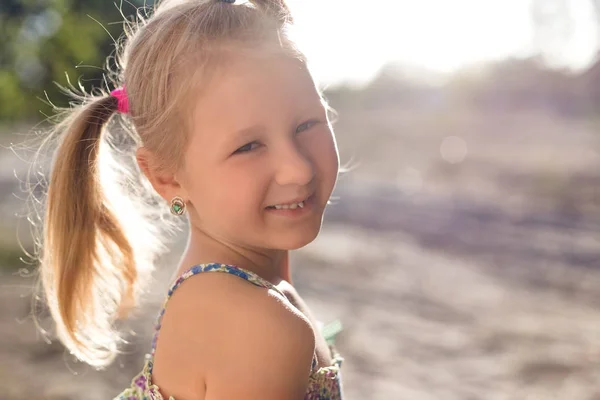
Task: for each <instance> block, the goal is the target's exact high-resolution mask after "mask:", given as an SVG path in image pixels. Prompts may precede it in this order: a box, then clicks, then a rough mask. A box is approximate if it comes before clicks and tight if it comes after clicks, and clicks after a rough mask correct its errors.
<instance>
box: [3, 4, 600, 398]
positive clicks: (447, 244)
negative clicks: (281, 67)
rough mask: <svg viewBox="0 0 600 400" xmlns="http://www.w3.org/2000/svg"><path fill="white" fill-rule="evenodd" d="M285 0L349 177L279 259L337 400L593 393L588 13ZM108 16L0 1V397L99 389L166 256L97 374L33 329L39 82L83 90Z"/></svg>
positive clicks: (110, 388)
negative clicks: (335, 369)
mask: <svg viewBox="0 0 600 400" xmlns="http://www.w3.org/2000/svg"><path fill="white" fill-rule="evenodd" d="M143 3H144V2H143V0H132V1H131V2H123V5H122V6H123V12H124V14H125V15H129V16H130V15H133V12H134V7H135V6H141V5H143ZM289 3H290V5H291V7H292V9H293V11H294V12H295V16H296V18H295V19H296V21H297V26H296V28H295V29H294V31H293V34H294V35H295V37H296V38H297V40H298V42H299V43H300V45H301V47H302V49H303V50H304V51H305V52H306V54H307V55H308V57H309V60H310V63H311V68H312V70H313V72H314V74H315V76H316V78H317V79H318V80H319V81H320V83H321V84H322V86H323V88H324V89H325V96H326V98H327V99H328V101H329V102H330V104H331V105H332V107H333V108H335V109H336V111H337V117H336V119H337V120H336V122H335V125H334V127H335V131H336V136H337V140H338V144H339V148H340V153H341V158H342V162H344V163H345V164H347V165H348V166H350V172H348V173H346V174H344V175H342V176H341V178H340V180H339V184H338V186H337V188H336V192H335V193H334V195H335V196H334V199H333V205H331V206H330V207H329V209H328V211H327V213H326V218H325V225H324V228H323V231H322V233H321V235H320V236H319V238H318V239H317V240H316V241H315V242H314V243H312V244H310V245H309V246H307V247H306V248H304V249H301V250H298V251H296V252H294V254H293V259H292V264H293V278H294V284H295V285H296V286H297V288H298V291H299V292H300V294H301V295H302V296H303V297H304V298H305V300H306V302H307V303H308V304H309V306H310V307H311V308H312V310H313V312H314V314H315V315H316V316H317V317H318V318H319V319H320V320H322V321H324V322H328V321H333V320H339V321H341V322H342V324H343V331H342V332H341V333H340V334H339V335H338V338H337V339H336V346H337V347H338V349H339V350H340V352H341V354H342V355H343V356H344V357H345V361H344V364H343V368H342V371H343V376H344V387H345V394H346V398H347V399H350V400H353V399H357V400H358V399H375V400H377V399H382V400H383V399H385V400H391V399H411V400H413V399H414V400H434V399H435V400H437V399H444V400H453V399H456V400H465V399H473V400H475V399H485V400H496V399H498V400H504V399H506V400H509V399H510V400H512V399H519V400H520V399H528V400H529V399H534V400H546V399H561V400H562V399H569V400H595V399H598V398H600V388H599V386H598V384H597V381H598V376H600V309H599V308H598V305H599V304H600V290H599V289H600V268H599V267H600V59H599V55H600V1H597V0H454V1H447V0H419V1H408V0H378V1H376V0H372V1H351V0H346V1H341V0H289ZM109 5H110V6H109ZM120 21H121V20H120V15H119V13H118V10H117V8H116V7H113V6H112V2H108V1H106V0H40V1H26V0H2V1H1V3H0V37H1V38H2V40H1V41H0V221H2V223H1V224H0V399H2V400H25V399H28V400H29V399H48V400H68V399H81V398H85V399H90V400H96V399H98V400H101V399H102V400H105V399H107V398H112V396H114V395H116V394H117V393H118V392H120V391H121V390H122V389H123V388H124V387H125V386H127V385H128V384H129V379H130V378H131V377H132V376H133V375H134V374H135V373H137V372H138V370H139V368H140V367H141V363H142V357H143V355H144V353H145V352H146V351H148V346H149V343H150V335H151V331H152V322H153V319H154V315H155V313H156V311H157V309H158V307H159V306H160V304H161V303H162V300H163V296H164V294H165V285H166V283H167V281H168V279H169V277H170V276H171V274H172V268H173V265H174V263H175V262H176V260H177V257H178V255H179V252H180V251H181V247H182V246H183V242H182V241H181V240H180V241H179V242H178V243H179V245H177V246H175V248H174V249H173V252H172V253H170V254H167V255H165V257H164V260H163V262H162V265H161V268H159V270H157V271H156V276H155V279H154V282H155V283H154V285H153V287H152V290H151V292H150V293H151V296H149V301H148V302H147V303H146V304H145V306H144V307H143V308H142V309H141V312H140V315H139V317H137V318H135V319H134V320H132V321H130V322H129V323H127V325H126V327H125V328H126V331H132V332H135V335H132V336H130V338H131V345H130V346H129V347H127V348H126V352H125V353H124V354H123V355H121V356H120V357H119V358H118V360H117V361H116V362H115V363H114V365H112V366H111V367H110V368H109V369H108V370H106V371H100V372H99V371H94V370H93V369H91V368H89V367H86V366H85V365H82V364H80V363H76V362H75V361H73V360H72V359H71V358H70V357H69V356H68V354H67V353H66V352H65V351H64V349H63V348H62V347H61V345H60V344H59V343H57V342H56V341H53V342H52V344H48V343H47V342H46V341H45V340H43V338H42V335H41V334H39V333H38V330H37V329H36V327H35V326H34V324H33V322H32V318H31V307H30V306H31V294H32V285H33V280H32V278H31V277H30V276H28V275H27V273H25V270H27V271H31V270H32V269H31V267H30V266H28V265H26V264H24V263H23V262H22V261H20V260H19V259H20V258H21V257H22V256H23V251H22V250H21V245H22V246H23V247H24V248H25V249H26V250H30V249H31V237H30V235H29V231H28V225H27V221H26V219H25V216H26V209H25V202H24V198H25V197H26V193H24V192H23V191H22V188H23V186H24V181H25V179H26V177H27V174H26V172H27V168H28V167H29V161H30V159H31V155H32V150H33V149H32V147H31V146H30V144H29V143H30V142H25V141H26V140H27V141H28V140H30V139H31V138H32V136H31V133H32V132H37V131H39V130H40V129H43V128H44V127H45V125H44V124H45V122H44V121H45V118H46V116H48V115H51V113H52V111H51V107H50V105H49V104H48V103H49V102H52V103H55V104H57V105H62V106H64V105H66V104H67V103H66V99H65V98H64V96H62V95H61V94H60V91H59V90H58V88H57V86H56V85H55V84H54V83H53V82H57V83H59V84H61V85H65V84H67V82H68V81H67V77H66V75H68V77H69V78H70V80H71V82H77V81H79V82H80V83H81V84H82V85H83V86H84V87H86V89H87V90H90V89H91V88H92V87H99V86H102V85H103V84H104V83H103V81H102V68H103V62H104V58H105V57H106V55H107V54H109V53H110V51H111V49H112V39H111V36H113V37H118V36H119V35H120V33H121V30H120V29H121V26H120ZM33 127H36V129H34V130H32V128H33ZM24 143H27V144H24ZM41 167H42V168H41V170H39V171H38V170H35V171H34V173H38V172H39V174H42V175H43V174H45V173H47V169H45V168H44V167H47V165H42V166H41ZM35 176H36V175H35V174H34V177H35ZM38 176H39V175H38ZM39 189H41V188H39ZM65 200H66V201H67V200H70V199H65ZM182 237H183V236H182ZM37 312H38V314H39V320H40V324H41V328H44V329H50V330H51V324H50V322H49V320H48V319H47V314H46V313H45V312H44V310H37Z"/></svg>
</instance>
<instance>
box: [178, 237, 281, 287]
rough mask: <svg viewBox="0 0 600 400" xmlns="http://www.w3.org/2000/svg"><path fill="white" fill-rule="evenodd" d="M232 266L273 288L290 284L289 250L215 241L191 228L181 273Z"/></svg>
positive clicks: (181, 264) (213, 238) (220, 240)
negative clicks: (204, 266)
mask: <svg viewBox="0 0 600 400" xmlns="http://www.w3.org/2000/svg"><path fill="white" fill-rule="evenodd" d="M208 263H219V264H229V265H235V266H238V267H241V268H244V269H246V270H248V271H251V272H254V273H255V274H257V275H258V276H260V277H261V278H263V279H265V280H267V281H269V282H271V283H272V284H274V285H277V284H279V283H280V282H281V281H284V280H285V281H288V282H290V273H289V261H288V251H287V250H273V249H256V248H249V247H244V246H240V245H237V244H233V243H229V242H227V241H225V240H222V239H218V238H215V237H214V236H211V235H209V234H207V233H206V232H204V231H202V230H200V229H198V228H196V227H194V226H193V225H192V227H191V230H190V235H189V237H188V243H187V246H186V249H185V251H184V254H183V257H182V259H181V262H180V270H181V271H183V270H185V269H188V268H190V267H191V266H193V265H198V264H208Z"/></svg>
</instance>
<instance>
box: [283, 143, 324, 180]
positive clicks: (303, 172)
mask: <svg viewBox="0 0 600 400" xmlns="http://www.w3.org/2000/svg"><path fill="white" fill-rule="evenodd" d="M275 160H276V161H275V182H276V183H277V184H278V185H280V186H285V185H295V186H306V185H308V184H309V183H310V182H311V181H312V180H313V178H314V176H315V169H314V166H313V163H312V161H311V159H310V157H309V156H308V152H307V151H306V149H302V148H300V147H299V146H298V144H297V143H289V144H286V145H285V147H284V146H281V147H280V148H279V149H278V150H277V156H276V157H275Z"/></svg>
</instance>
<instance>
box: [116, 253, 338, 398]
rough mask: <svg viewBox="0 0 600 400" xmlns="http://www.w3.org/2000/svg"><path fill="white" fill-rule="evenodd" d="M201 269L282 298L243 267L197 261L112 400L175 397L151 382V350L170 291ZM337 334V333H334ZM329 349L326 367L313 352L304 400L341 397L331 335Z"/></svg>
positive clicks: (274, 288)
mask: <svg viewBox="0 0 600 400" xmlns="http://www.w3.org/2000/svg"><path fill="white" fill-rule="evenodd" d="M201 272H224V273H228V274H232V275H235V276H238V277H240V278H242V279H245V280H247V281H248V282H250V283H253V284H254V285H257V286H260V287H263V288H267V289H273V290H275V291H276V292H278V293H279V294H281V295H282V296H283V297H284V298H286V297H285V295H284V294H283V292H281V291H280V290H279V289H277V287H275V286H274V285H273V284H272V283H271V282H269V281H267V280H265V279H263V278H261V277H260V276H258V275H257V274H255V273H253V272H251V271H248V270H245V269H243V268H240V267H237V266H233V265H227V264H199V265H195V266H193V267H192V268H190V269H188V270H187V271H186V272H184V273H183V274H182V275H180V276H179V278H177V280H176V281H175V282H174V283H173V285H172V286H171V288H170V289H169V291H168V294H167V297H166V299H165V301H164V303H163V306H162V308H161V310H160V312H159V314H158V317H157V320H156V330H155V332H154V338H153V339H152V347H151V352H150V354H147V355H146V362H145V363H144V367H143V369H142V371H141V372H140V373H139V374H138V375H136V376H135V377H134V378H133V379H132V380H131V386H130V387H129V388H127V389H125V390H124V391H123V392H121V393H120V394H119V395H117V397H115V398H114V399H113V400H177V399H175V398H174V397H173V396H170V397H169V399H165V398H164V397H163V396H162V395H161V393H160V389H159V388H158V386H156V385H155V384H153V383H152V380H151V376H152V366H153V363H154V353H155V350H156V340H157V338H158V332H159V330H160V326H161V321H162V316H163V314H164V313H165V308H166V306H167V302H168V301H169V299H170V298H171V296H172V295H173V292H174V291H175V289H177V287H179V285H181V283H182V282H183V281H185V280H186V279H188V278H189V277H191V276H194V275H196V274H199V273H201ZM335 333H337V332H335ZM326 339H327V342H328V344H329V348H330V350H331V353H332V356H333V361H332V364H331V365H330V366H327V367H321V368H317V358H316V353H315V354H314V355H313V360H312V365H311V370H310V375H309V378H308V388H307V390H306V394H305V396H304V399H305V400H341V399H342V381H341V371H340V367H341V364H342V361H343V358H342V357H341V356H340V355H339V353H338V352H337V351H336V349H335V347H334V346H333V342H332V338H331V337H329V338H327V337H326Z"/></svg>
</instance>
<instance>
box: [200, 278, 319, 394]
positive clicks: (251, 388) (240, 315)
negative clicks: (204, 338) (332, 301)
mask: <svg viewBox="0 0 600 400" xmlns="http://www.w3.org/2000/svg"><path fill="white" fill-rule="evenodd" d="M253 289H254V288H253ZM229 312H230V314H229V316H230V318H227V319H225V320H223V322H224V326H223V328H224V329H223V334H222V336H221V337H220V339H219V341H218V344H217V345H218V346H219V348H220V349H222V353H221V354H220V355H219V356H218V357H214V358H212V359H211V364H209V366H208V367H209V368H208V371H209V372H208V375H207V377H206V384H207V386H206V387H207V392H206V399H207V400H224V399H247V400H251V399H261V400H271V399H272V400H275V399H277V400H300V399H303V398H304V394H305V392H306V388H307V385H308V377H309V374H310V367H311V361H312V358H313V354H314V349H315V338H314V333H313V330H312V328H311V326H310V323H309V322H308V321H307V320H306V318H305V317H304V316H302V315H301V314H299V313H298V312H297V310H296V309H295V308H293V307H290V306H289V305H288V304H286V303H284V302H283V301H282V300H280V299H278V297H277V295H275V294H273V293H267V291H265V290H259V291H255V292H254V293H253V294H252V295H251V296H250V297H249V298H248V302H247V303H246V304H243V305H242V304H239V305H236V306H235V308H234V309H233V310H229Z"/></svg>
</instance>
